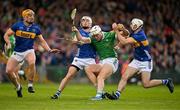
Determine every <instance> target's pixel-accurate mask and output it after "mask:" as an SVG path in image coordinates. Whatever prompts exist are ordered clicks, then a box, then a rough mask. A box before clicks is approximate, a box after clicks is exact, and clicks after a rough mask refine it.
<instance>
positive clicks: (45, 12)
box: [0, 0, 180, 84]
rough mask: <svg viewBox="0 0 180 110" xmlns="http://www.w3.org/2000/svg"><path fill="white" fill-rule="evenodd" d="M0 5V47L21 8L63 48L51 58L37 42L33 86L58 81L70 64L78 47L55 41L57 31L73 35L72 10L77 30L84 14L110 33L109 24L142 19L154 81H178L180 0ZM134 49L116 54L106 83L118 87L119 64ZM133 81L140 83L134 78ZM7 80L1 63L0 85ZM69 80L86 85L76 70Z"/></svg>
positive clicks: (19, 0)
mask: <svg viewBox="0 0 180 110" xmlns="http://www.w3.org/2000/svg"><path fill="white" fill-rule="evenodd" d="M0 6H1V8H0V18H1V19H0V46H1V49H2V48H3V45H4V41H3V35H4V33H5V31H6V30H7V28H9V27H10V26H11V25H12V24H13V23H15V22H16V21H17V20H20V19H21V16H20V15H21V11H22V10H23V9H25V8H31V9H33V10H34V11H35V13H36V15H35V16H36V22H37V23H38V24H39V25H40V27H41V30H42V33H43V36H44V38H45V39H46V41H47V42H48V44H49V45H50V46H51V47H54V48H60V49H62V50H63V52H62V53H60V54H49V53H47V52H43V50H42V49H41V48H40V47H39V46H38V45H37V44H35V50H37V51H36V56H37V61H36V64H37V73H38V74H37V77H36V81H37V82H48V81H53V82H59V81H60V80H61V79H62V78H63V77H64V75H65V73H66V71H67V68H68V66H69V65H70V64H71V61H72V59H73V57H74V55H75V53H76V50H77V47H76V46H75V45H72V44H70V43H68V42H65V41H63V40H58V37H57V36H56V33H59V35H60V37H69V36H71V26H72V22H71V19H70V12H71V10H72V9H73V8H75V7H76V8H77V15H76V21H75V22H76V25H77V26H78V25H79V20H80V18H81V17H82V16H83V15H89V16H91V17H92V19H93V23H94V24H99V25H100V26H101V27H102V29H103V30H104V31H109V30H111V24H112V23H113V22H118V23H123V24H124V25H125V26H126V27H127V28H128V29H129V25H128V24H129V22H130V20H131V19H132V18H133V17H137V18H141V19H142V20H144V24H145V25H144V29H145V31H146V33H147V36H148V39H149V41H150V45H151V51H152V56H153V60H154V70H153V72H152V77H153V78H166V77H171V78H173V79H174V81H175V82H176V83H180V43H179V42H180V9H179V6H180V1H178V0H89V1H87V0H60V1H59V0H29V1H27V0H26V1H24V0H5V1H3V0H1V1H0ZM132 51H133V50H132V48H131V46H125V47H122V48H121V50H120V51H118V55H119V62H120V67H119V70H118V72H116V74H114V75H112V77H111V78H109V79H108V81H107V82H109V83H116V84H117V82H118V81H119V79H120V71H121V68H122V65H126V64H127V60H129V58H130V57H132ZM135 77H136V78H137V79H139V77H138V76H135ZM7 81H8V78H7V76H6V75H5V65H4V64H0V82H7ZM73 81H74V82H83V83H84V82H88V80H87V78H86V77H85V74H84V72H80V73H79V74H78V75H77V76H76V77H75V79H74V80H73ZM132 81H133V80H132ZM134 81H135V80H134ZM135 82H136V81H135Z"/></svg>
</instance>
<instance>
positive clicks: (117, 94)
mask: <svg viewBox="0 0 180 110" xmlns="http://www.w3.org/2000/svg"><path fill="white" fill-rule="evenodd" d="M115 95H116V96H117V98H119V97H120V95H121V92H120V91H118V90H116V93H115Z"/></svg>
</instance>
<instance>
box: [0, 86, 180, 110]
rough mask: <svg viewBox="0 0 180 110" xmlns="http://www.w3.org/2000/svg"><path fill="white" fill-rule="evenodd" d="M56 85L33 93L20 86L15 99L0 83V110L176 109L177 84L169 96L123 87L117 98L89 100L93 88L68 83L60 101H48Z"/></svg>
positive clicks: (179, 102) (179, 108) (179, 107)
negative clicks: (20, 95) (18, 95)
mask: <svg viewBox="0 0 180 110" xmlns="http://www.w3.org/2000/svg"><path fill="white" fill-rule="evenodd" d="M116 87H117V85H106V87H105V90H106V91H109V92H110V91H112V90H116ZM57 88H58V85H57V84H35V90H36V93H35V94H29V93H28V92H27V86H26V85H23V98H17V97H16V92H15V90H14V89H13V86H12V84H9V83H8V84H0V110H180V85H176V86H175V92H174V93H173V94H170V93H169V91H168V89H167V87H165V86H160V87H156V88H151V89H144V88H143V87H141V86H137V85H130V86H127V88H126V90H125V91H124V92H123V94H122V96H121V99H120V100H116V101H111V100H108V99H105V100H102V101H91V100H90V98H91V97H92V96H95V93H96V91H95V88H94V87H93V86H92V85H90V84H83V85H82V84H69V85H68V86H67V87H66V88H65V90H64V91H63V93H62V94H61V97H60V99H58V100H52V99H50V96H51V95H52V94H54V93H55V92H56V90H57Z"/></svg>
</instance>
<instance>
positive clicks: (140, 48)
mask: <svg viewBox="0 0 180 110" xmlns="http://www.w3.org/2000/svg"><path fill="white" fill-rule="evenodd" d="M130 36H131V37H132V38H133V39H134V40H135V44H134V48H135V51H134V58H135V59H137V60H139V61H150V60H151V55H150V47H149V42H148V40H147V37H146V35H145V33H144V31H143V30H140V31H139V32H137V33H132V34H131V35H130Z"/></svg>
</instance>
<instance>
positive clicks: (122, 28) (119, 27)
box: [117, 23, 125, 31]
mask: <svg viewBox="0 0 180 110" xmlns="http://www.w3.org/2000/svg"><path fill="white" fill-rule="evenodd" d="M117 28H118V30H119V31H123V30H124V29H125V27H124V25H123V24H120V23H119V24H117Z"/></svg>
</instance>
